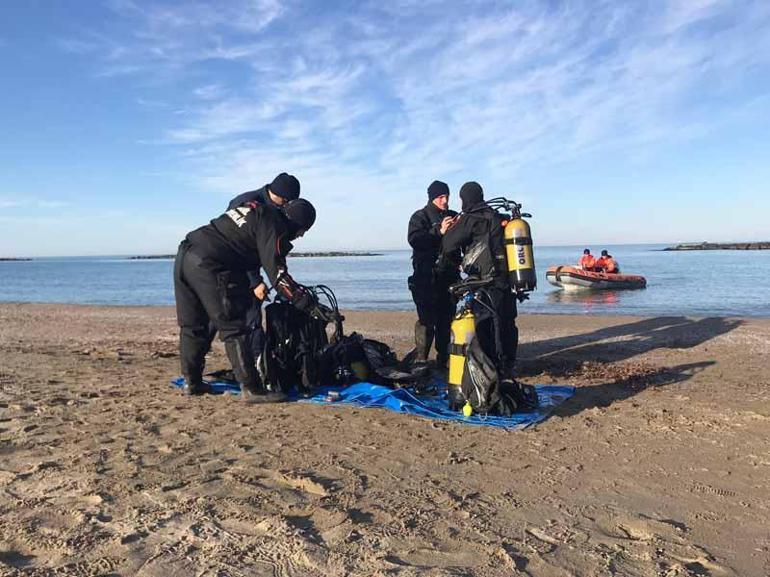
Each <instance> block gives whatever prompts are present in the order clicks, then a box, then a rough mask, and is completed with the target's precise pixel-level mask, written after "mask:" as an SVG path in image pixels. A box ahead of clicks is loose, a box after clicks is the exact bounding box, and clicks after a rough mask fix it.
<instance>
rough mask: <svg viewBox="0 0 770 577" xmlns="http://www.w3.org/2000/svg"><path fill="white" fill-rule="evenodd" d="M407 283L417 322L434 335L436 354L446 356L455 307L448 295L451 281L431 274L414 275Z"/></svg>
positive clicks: (455, 302)
mask: <svg viewBox="0 0 770 577" xmlns="http://www.w3.org/2000/svg"><path fill="white" fill-rule="evenodd" d="M408 283H409V290H410V291H411V293H412V300H413V301H414V304H415V307H416V308H417V318H418V322H419V323H420V324H421V325H422V326H424V327H425V328H426V329H428V333H429V334H430V333H433V334H434V336H435V339H436V340H435V342H436V352H437V353H438V354H439V355H446V354H447V353H448V352H449V331H450V327H451V325H452V318H453V317H454V314H455V309H456V307H457V301H456V300H455V299H454V297H453V296H452V295H451V294H450V293H449V285H450V284H452V281H451V279H443V280H442V279H436V278H434V276H433V274H430V275H418V274H414V275H412V276H410V277H409V279H408ZM428 347H430V343H428Z"/></svg>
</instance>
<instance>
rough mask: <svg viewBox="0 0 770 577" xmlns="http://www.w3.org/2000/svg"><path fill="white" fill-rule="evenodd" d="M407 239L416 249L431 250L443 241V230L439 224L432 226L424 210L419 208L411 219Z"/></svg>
mask: <svg viewBox="0 0 770 577" xmlns="http://www.w3.org/2000/svg"><path fill="white" fill-rule="evenodd" d="M407 240H408V241H409V246H411V247H412V248H413V249H415V250H430V249H432V248H435V247H436V245H437V244H438V243H439V242H440V241H441V231H440V230H439V227H438V226H432V225H431V224H430V221H429V220H427V219H426V218H425V216H424V215H423V213H422V211H421V210H418V211H417V212H415V213H414V214H413V215H412V218H410V219H409V231H408V233H407Z"/></svg>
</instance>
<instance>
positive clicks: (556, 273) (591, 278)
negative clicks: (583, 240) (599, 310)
mask: <svg viewBox="0 0 770 577" xmlns="http://www.w3.org/2000/svg"><path fill="white" fill-rule="evenodd" d="M545 278H546V280H548V282H549V283H551V284H552V285H553V286H557V287H559V288H563V289H564V290H586V289H599V290H605V289H616V290H620V289H640V288H644V287H646V286H647V279H645V278H644V277H643V276H639V275H634V274H614V273H607V272H593V271H590V270H584V269H582V268H578V267H575V266H566V265H565V266H552V267H551V268H549V269H548V271H547V272H546V273H545Z"/></svg>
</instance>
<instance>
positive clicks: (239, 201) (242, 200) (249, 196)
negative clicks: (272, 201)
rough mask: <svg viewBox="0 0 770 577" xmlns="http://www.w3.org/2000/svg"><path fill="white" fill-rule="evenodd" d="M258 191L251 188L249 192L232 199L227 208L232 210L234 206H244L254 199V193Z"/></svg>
mask: <svg viewBox="0 0 770 577" xmlns="http://www.w3.org/2000/svg"><path fill="white" fill-rule="evenodd" d="M255 193H256V191H255V190H251V191H249V192H244V193H243V194H239V195H238V196H236V197H235V198H234V199H232V200H231V201H230V204H228V205H227V210H232V209H234V208H238V207H239V206H242V205H244V204H246V203H247V202H249V201H250V200H254V195H255Z"/></svg>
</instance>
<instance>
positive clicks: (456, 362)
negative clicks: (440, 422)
mask: <svg viewBox="0 0 770 577" xmlns="http://www.w3.org/2000/svg"><path fill="white" fill-rule="evenodd" d="M493 282H494V281H493V279H491V278H486V279H466V280H465V281H463V282H460V283H457V284H455V285H452V286H451V287H450V289H449V290H450V291H452V293H454V294H455V295H456V296H461V302H462V306H461V308H460V310H459V312H458V313H457V314H456V316H455V319H454V321H453V322H452V329H451V345H450V357H449V379H448V390H447V395H448V401H449V407H450V409H452V410H458V411H459V410H462V411H464V413H465V412H467V411H468V409H467V408H466V406H469V407H470V410H471V411H472V412H476V413H481V414H495V415H503V416H510V415H511V414H512V413H514V412H516V411H517V410H532V409H535V408H537V404H538V400H537V393H536V391H535V388H534V387H533V386H531V385H522V384H520V383H518V382H516V381H515V380H513V379H510V378H506V379H502V378H501V376H500V373H501V370H500V368H501V367H500V365H501V364H502V360H503V356H502V353H501V349H502V346H501V343H500V337H499V334H500V333H499V327H498V325H499V322H500V319H499V318H498V315H497V312H496V311H495V310H494V308H493V307H492V306H490V304H488V302H486V301H487V300H489V296H488V294H487V292H486V289H487V288H488V287H489V286H490V285H491V284H492V283H493ZM474 306H478V307H481V308H482V309H484V310H486V311H488V312H489V313H491V314H492V320H493V331H494V333H495V335H494V338H495V350H496V351H497V355H496V357H497V358H495V359H491V358H490V357H489V356H488V355H487V354H486V353H485V352H484V350H483V348H482V344H481V340H480V337H479V335H477V334H476V315H475V314H474V310H473V309H474Z"/></svg>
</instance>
